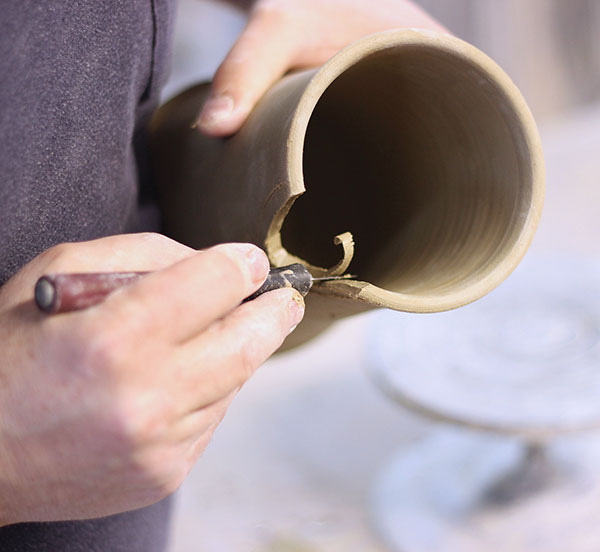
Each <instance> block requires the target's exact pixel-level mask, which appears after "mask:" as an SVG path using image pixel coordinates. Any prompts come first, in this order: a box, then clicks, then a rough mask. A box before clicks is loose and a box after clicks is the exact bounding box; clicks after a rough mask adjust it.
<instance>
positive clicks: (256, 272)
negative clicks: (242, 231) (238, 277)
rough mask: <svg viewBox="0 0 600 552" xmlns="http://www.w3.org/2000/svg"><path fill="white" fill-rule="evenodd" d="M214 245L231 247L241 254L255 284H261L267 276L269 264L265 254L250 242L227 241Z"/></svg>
mask: <svg viewBox="0 0 600 552" xmlns="http://www.w3.org/2000/svg"><path fill="white" fill-rule="evenodd" d="M215 247H223V248H226V249H230V250H231V249H233V250H235V251H237V252H238V253H239V254H240V255H243V257H244V261H245V262H246V264H247V266H248V268H249V270H250V277H251V278H252V281H253V282H254V283H255V284H262V283H263V282H264V281H265V279H266V278H267V275H268V274H269V270H270V268H271V265H270V264H269V259H268V257H267V254H266V253H265V252H264V251H263V250H262V249H261V248H260V247H257V246H256V245H252V244H251V243H228V244H224V245H217V246H215Z"/></svg>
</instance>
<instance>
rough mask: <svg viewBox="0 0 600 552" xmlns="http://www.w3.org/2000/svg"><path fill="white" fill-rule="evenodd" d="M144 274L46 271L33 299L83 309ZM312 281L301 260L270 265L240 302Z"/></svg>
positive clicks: (47, 306)
mask: <svg viewBox="0 0 600 552" xmlns="http://www.w3.org/2000/svg"><path fill="white" fill-rule="evenodd" d="M145 274H148V272H90V273H85V274H46V275H45V276H42V277H41V278H40V279H39V280H38V281H37V284H36V285H35V302H36V303H37V306H38V307H39V308H40V309H41V310H42V311H44V312H47V313H48V314H58V313H61V312H71V311H76V310H82V309H86V308H88V307H92V306H94V305H97V304H98V303H100V302H101V301H103V300H104V299H105V297H106V296H107V295H108V294H109V293H111V292H112V291H114V290H115V289H117V288H120V287H123V286H126V285H127V284H130V283H132V282H135V281H136V280H137V279H138V278H140V277H141V276H144V275H145ZM326 279H327V280H329V279H330V278H326ZM333 279H335V278H333ZM312 282H313V280H312V276H311V274H310V272H309V271H308V269H307V268H306V267H305V266H303V265H301V264H298V263H296V264H292V265H289V266H284V267H280V268H272V269H271V272H270V273H269V276H268V277H267V279H266V280H265V282H264V284H263V285H262V286H261V287H260V289H258V290H257V291H256V292H255V293H253V294H252V295H250V297H248V298H246V299H245V301H244V302H246V301H251V300H252V299H256V297H258V296H259V295H262V294H263V293H267V292H268V291H272V290H274V289H280V288H283V287H293V288H294V289H296V290H298V291H299V292H300V293H301V294H302V295H303V296H304V295H306V294H307V293H308V291H309V290H310V288H311V286H312Z"/></svg>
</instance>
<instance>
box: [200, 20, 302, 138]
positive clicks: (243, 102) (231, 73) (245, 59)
mask: <svg viewBox="0 0 600 552" xmlns="http://www.w3.org/2000/svg"><path fill="white" fill-rule="evenodd" d="M286 21H287V18H286V16H285V15H284V14H282V12H281V11H279V10H277V11H276V10H263V9H257V10H254V11H253V12H252V13H251V15H250V19H249V21H248V24H247V25H246V28H245V29H244V31H243V32H242V34H241V35H240V37H239V38H238V40H237V41H236V43H235V44H234V45H233V47H232V48H231V50H230V51H229V53H228V54H227V56H226V58H225V60H224V61H223V63H221V65H220V67H219V68H218V69H217V72H216V73H215V76H214V79H213V83H212V90H211V93H210V96H209V97H208V100H207V101H206V102H205V104H204V107H203V108H202V111H201V112H200V114H199V116H198V119H197V121H196V123H195V126H196V127H197V128H198V129H199V130H200V131H202V132H203V133H205V134H208V135H211V136H228V135H230V134H233V133H234V132H237V131H238V130H239V129H240V127H241V126H242V124H243V123H244V121H245V120H246V118H247V117H248V115H249V113H250V112H251V111H252V109H253V108H254V106H255V105H256V103H257V102H258V100H259V99H260V97H261V96H262V95H263V94H264V93H265V92H266V91H267V90H268V89H269V88H270V86H271V85H272V84H273V83H275V82H276V81H277V80H278V79H279V78H281V76H282V75H283V74H284V73H285V72H286V71H287V70H288V69H289V68H290V66H291V63H292V59H293V56H294V52H295V50H296V45H297V44H298V38H297V34H296V32H295V31H294V29H293V27H291V26H290V25H288V24H286Z"/></svg>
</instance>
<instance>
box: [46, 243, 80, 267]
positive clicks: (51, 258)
mask: <svg viewBox="0 0 600 552" xmlns="http://www.w3.org/2000/svg"><path fill="white" fill-rule="evenodd" d="M74 249H75V244H73V243H59V244H57V245H54V246H52V247H51V248H49V249H46V251H44V252H43V253H42V255H41V258H42V259H43V260H44V262H45V264H46V267H58V266H60V265H61V263H62V262H63V261H64V260H65V259H69V258H71V257H72V256H73V253H74Z"/></svg>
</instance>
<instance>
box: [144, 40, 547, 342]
mask: <svg viewBox="0 0 600 552" xmlns="http://www.w3.org/2000/svg"><path fill="white" fill-rule="evenodd" d="M207 92H208V85H207V84H205V85H200V86H197V87H194V88H192V89H190V90H188V91H186V92H184V93H183V94H181V95H180V96H178V97H176V98H175V99H173V100H172V101H171V102H169V103H168V104H166V105H165V106H164V107H163V108H162V109H161V110H160V111H159V112H158V114H157V116H156V117H155V120H154V121H153V125H152V135H153V160H154V162H155V175H156V178H157V180H158V185H159V190H160V195H161V204H162V209H163V217H164V231H165V233H167V234H168V235H170V236H172V237H173V238H175V239H177V240H180V241H182V242H184V243H186V244H188V245H190V246H192V247H196V248H201V247H206V246H209V245H212V244H216V243H221V242H230V241H242V242H253V243H255V244H257V245H259V246H260V247H262V248H263V249H264V250H265V251H266V252H267V253H268V255H269V258H270V260H271V263H272V264H273V265H274V266H283V265H286V264H289V263H292V262H297V261H298V260H301V261H302V262H303V263H304V264H306V265H307V266H309V268H310V269H311V271H312V272H313V275H317V276H319V275H321V276H322V275H325V274H328V273H330V272H331V270H328V267H331V266H334V265H335V270H334V272H340V271H345V272H347V273H351V274H353V275H355V276H356V277H355V278H353V279H350V280H340V281H336V282H329V283H324V284H320V285H318V286H317V285H316V286H315V287H313V291H311V293H310V294H309V295H308V297H307V311H306V312H307V314H306V317H305V320H304V321H303V323H302V324H301V325H300V327H299V328H298V330H296V332H294V334H292V336H291V337H290V339H291V341H290V343H288V345H294V344H297V343H300V342H302V341H305V340H306V339H308V338H310V337H312V336H314V335H316V334H317V333H319V332H320V331H321V330H322V329H323V328H325V327H326V326H327V325H329V324H330V323H331V322H332V321H333V320H335V319H336V318H340V317H342V316H346V315H349V314H354V313H358V312H361V311H364V310H367V309H370V308H374V307H387V308H391V309H396V310H401V311H409V312H435V311H442V310H447V309H452V308H455V307H459V306H461V305H464V304H466V303H469V302H471V301H474V300H476V299H478V298H480V297H481V296H483V295H484V294H486V293H487V292H489V291H490V290H492V289H493V288H494V287H496V286H497V285H498V284H499V283H501V282H502V281H503V280H504V279H505V278H506V277H507V276H508V275H509V274H510V273H511V271H512V270H513V269H514V268H515V267H516V266H517V264H518V263H519V261H520V260H521V258H522V257H523V255H524V254H525V251H526V250H527V248H528V246H529V244H530V242H531V240H532V238H533V235H534V232H535V229H536V227H537V225H538V221H539V218H540V214H541V209H542V203H543V196H544V163H543V156H542V150H541V146H540V139H539V135H538V132H537V129H536V126H535V123H534V120H533V118H532V116H531V113H530V111H529V109H528V107H527V105H526V104H525V101H524V99H523V97H522V96H521V94H520V92H519V90H518V89H517V88H516V86H515V85H514V84H513V83H512V82H511V80H510V79H509V78H508V77H507V75H506V74H505V73H504V72H503V71H502V70H501V69H500V68H499V67H498V66H497V65H496V64H495V63H494V62H493V61H492V60H490V59H489V58H488V57H487V56H486V55H485V54H483V53H482V52H480V51H479V50H477V49H476V48H474V47H473V46H471V45H469V44H467V43H465V42H463V41H461V40H459V39H457V38H454V37H451V36H447V35H440V34H435V33H432V32H429V31H422V30H397V31H389V32H384V33H378V34H375V35H371V36H368V37H366V38H364V39H362V40H360V41H358V42H356V43H354V44H352V45H350V46H348V47H347V48H346V49H344V50H343V51H341V52H340V53H339V54H337V55H336V56H335V57H333V58H332V59H331V60H330V61H329V62H328V63H326V64H325V65H324V66H323V67H322V68H321V69H319V70H314V71H303V72H298V73H295V74H290V75H288V76H286V77H285V78H283V79H282V80H281V81H280V82H278V83H277V84H276V85H275V86H273V87H272V89H271V90H269V91H268V92H267V93H266V94H265V96H264V97H263V98H262V100H261V101H260V102H259V104H258V105H257V106H256V108H255V109H254V111H253V112H252V114H251V115H250V117H249V119H248V121H247V122H246V123H245V125H244V126H243V128H242V129H241V130H240V131H239V132H238V133H237V134H236V135H234V136H232V137H230V138H226V139H217V138H208V137H206V136H203V135H201V134H200V133H199V132H198V131H197V130H195V129H192V128H191V123H192V122H193V121H194V119H195V117H196V116H197V114H198V112H199V110H200V108H201V106H202V104H203V102H204V100H205V98H206V94H207ZM346 232H350V233H351V235H352V238H353V242H354V246H353V247H352V245H353V244H352V238H350V237H349V235H348V234H345V233H346ZM340 234H341V235H342V237H341V238H340V239H338V243H341V244H342V245H343V246H344V249H345V255H346V262H344V263H341V262H340V261H339V259H340V258H341V257H342V256H343V254H344V253H343V252H342V248H341V247H339V245H335V244H334V243H333V238H334V236H337V235H340ZM352 249H353V251H352ZM352 255H353V257H352V259H351V262H350V265H349V267H347V268H346V265H347V261H348V260H350V259H349V257H351V256H352ZM340 265H341V266H340Z"/></svg>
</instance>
